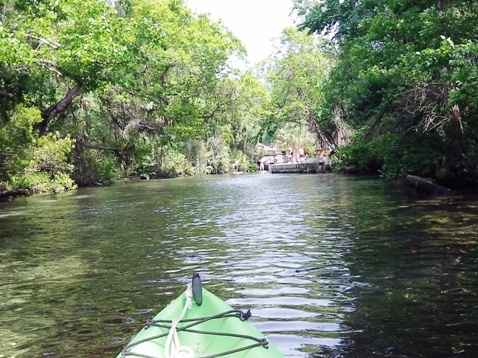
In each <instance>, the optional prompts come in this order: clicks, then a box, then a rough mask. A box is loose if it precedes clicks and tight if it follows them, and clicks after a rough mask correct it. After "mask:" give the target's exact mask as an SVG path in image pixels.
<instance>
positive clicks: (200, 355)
mask: <svg viewBox="0 0 478 358" xmlns="http://www.w3.org/2000/svg"><path fill="white" fill-rule="evenodd" d="M250 316H251V313H250V311H247V312H242V311H239V310H234V309H232V308H231V307H230V306H229V305H228V304H227V303H225V302H224V301H223V300H221V299H220V298H219V297H217V296H216V295H214V294H213V293H211V292H209V291H208V290H206V289H204V288H202V286H201V280H200V277H199V275H198V274H194V276H193V280H192V283H191V284H189V285H188V288H187V289H186V291H185V292H184V294H182V295H180V296H179V297H178V298H176V299H175V300H173V301H172V302H171V303H170V304H169V305H167V306H166V307H165V308H164V309H163V310H162V311H161V312H159V313H158V314H157V315H156V316H155V317H154V318H153V319H152V320H149V321H148V322H147V323H146V324H145V326H144V327H143V329H142V330H141V331H140V332H139V333H138V334H137V335H136V336H134V337H133V339H132V340H131V341H130V342H129V343H128V345H126V347H124V349H123V350H122V351H121V352H120V353H119V354H118V356H117V358H122V357H143V358H213V357H223V356H228V357H234V358H256V357H257V358H259V357H260V358H282V357H283V355H282V353H281V352H280V351H279V350H278V349H277V348H276V347H275V346H274V345H273V344H272V343H271V342H269V341H267V339H266V338H265V337H264V335H263V334H262V333H261V332H260V331H259V330H258V329H257V328H255V327H254V326H253V325H252V324H251V323H249V322H247V321H246V320H247V319H248V318H249V317H250Z"/></svg>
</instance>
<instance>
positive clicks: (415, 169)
mask: <svg viewBox="0 0 478 358" xmlns="http://www.w3.org/2000/svg"><path fill="white" fill-rule="evenodd" d="M446 149H447V148H446V146H445V145H444V144H443V143H442V142H441V140H440V138H438V135H437V134H436V133H420V132H408V133H405V134H403V135H400V134H394V133H388V134H383V135H381V136H379V137H376V138H374V139H372V140H365V141H364V140H363V139H361V138H360V137H359V136H357V137H356V138H355V139H354V141H353V142H352V143H351V144H349V145H347V146H344V147H341V148H340V149H339V150H338V151H337V152H336V153H335V154H334V168H335V169H336V170H337V171H341V172H353V173H362V174H379V173H380V175H381V176H382V177H384V178H387V179H393V178H397V177H404V176H406V175H407V174H415V175H422V176H426V177H429V176H431V175H432V174H433V173H434V171H435V169H436V167H437V161H438V160H439V159H440V158H442V157H443V154H444V153H445V152H446Z"/></svg>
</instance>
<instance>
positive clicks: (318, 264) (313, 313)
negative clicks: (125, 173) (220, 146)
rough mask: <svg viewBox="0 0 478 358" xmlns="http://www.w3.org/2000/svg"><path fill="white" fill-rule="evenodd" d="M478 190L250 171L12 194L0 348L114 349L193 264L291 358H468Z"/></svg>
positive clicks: (2, 214) (0, 214) (77, 352)
mask: <svg viewBox="0 0 478 358" xmlns="http://www.w3.org/2000/svg"><path fill="white" fill-rule="evenodd" d="M477 214H478V200H477V199H476V198H469V197H461V196H457V197H448V198H435V199H427V198H420V197H417V196H416V194H415V193H414V192H413V191H412V190H410V189H408V188H406V187H404V186H401V185H399V184H397V183H390V182H385V181H382V180H377V179H367V178H356V177H344V176H340V175H332V174H327V175H272V174H267V173H266V174H251V175H248V174H247V175H234V176H228V175H225V176H209V177H204V178H186V179H173V180H159V181H147V182H138V183H128V184H118V185H115V186H111V187H103V188H88V189H81V190H78V191H76V192H72V193H66V194H61V195H47V196H39V197H31V198H21V199H17V201H15V202H13V203H0V347H2V348H1V350H0V357H75V358H76V357H79V358H83V357H84V358H86V357H114V356H115V355H116V354H117V353H118V352H119V351H120V350H121V348H122V346H123V345H125V344H126V343H127V342H128V341H129V339H130V338H131V337H132V336H133V335H134V334H135V333H136V332H137V331H138V330H139V329H140V328H141V327H142V325H143V323H144V322H145V321H146V320H148V319H149V318H151V317H152V316H153V315H154V314H155V313H156V312H157V311H159V310H160V309H161V308H162V307H163V306H164V305H166V304H167V303H168V302H169V301H171V300H172V299H173V298H175V297H176V296H177V295H179V294H180V293H181V292H182V291H183V290H184V288H185V285H186V283H187V282H188V281H189V279H190V277H191V275H192V273H193V272H199V273H200V274H201V277H202V281H203V284H204V286H205V287H207V288H208V289H209V290H210V291H212V292H214V293H215V294H216V295H218V296H219V297H221V298H223V299H225V300H226V301H227V302H228V303H229V304H230V305H232V306H234V307H235V308H239V309H251V311H252V314H253V317H252V318H251V321H252V322H253V323H254V325H255V326H257V327H258V328H259V329H260V330H261V331H263V332H264V333H265V334H266V336H267V337H268V339H270V340H271V341H273V342H274V343H275V344H276V345H277V347H278V348H279V349H280V350H281V351H282V352H283V354H284V356H286V357H304V358H306V357H307V358H317V357H374V356H375V357H432V356H433V357H469V356H472V355H473V354H474V353H475V352H476V350H477V349H478V334H477V332H478V215H477Z"/></svg>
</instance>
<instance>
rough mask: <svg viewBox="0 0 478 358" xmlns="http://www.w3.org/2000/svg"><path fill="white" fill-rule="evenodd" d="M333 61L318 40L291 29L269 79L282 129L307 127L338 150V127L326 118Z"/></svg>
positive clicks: (275, 111) (285, 35) (274, 111)
mask: <svg viewBox="0 0 478 358" xmlns="http://www.w3.org/2000/svg"><path fill="white" fill-rule="evenodd" d="M330 61H331V60H330V59H329V57H328V56H327V55H326V53H325V52H324V51H323V50H322V49H321V47H320V46H319V43H318V41H317V40H316V38H315V37H313V36H310V35H308V34H307V33H306V32H303V31H297V30H295V29H292V28H289V29H286V30H284V32H283V34H282V37H281V42H280V46H279V48H278V50H277V52H276V54H275V56H274V58H273V61H272V62H271V65H270V67H269V70H268V74H267V80H268V83H269V84H270V87H271V97H272V99H271V101H272V104H273V109H272V110H273V113H274V116H275V118H276V119H277V120H278V121H279V122H280V123H281V124H280V125H279V126H278V128H281V127H284V126H285V127H286V128H289V129H292V128H294V127H295V128H296V130H298V131H299V132H302V131H303V130H304V129H305V128H307V129H308V130H309V131H310V132H312V133H315V135H316V136H317V137H318V138H320V139H321V141H322V143H323V144H324V145H325V146H328V147H331V148H332V149H334V148H335V147H336V139H335V131H336V127H335V124H334V123H333V121H332V119H330V118H328V117H326V116H324V106H325V105H326V103H325V102H324V93H323V90H322V88H323V86H324V84H325V83H326V80H327V76H328V68H329V66H330ZM305 138H306V137H304V141H306V140H307V139H305ZM303 144H304V143H296V145H300V146H302V145H303Z"/></svg>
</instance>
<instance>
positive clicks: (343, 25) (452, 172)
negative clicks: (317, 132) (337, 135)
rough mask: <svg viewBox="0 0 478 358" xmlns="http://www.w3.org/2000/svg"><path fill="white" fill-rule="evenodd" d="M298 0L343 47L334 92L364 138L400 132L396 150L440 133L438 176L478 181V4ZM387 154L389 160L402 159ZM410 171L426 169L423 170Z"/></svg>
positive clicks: (310, 20) (312, 23) (316, 25)
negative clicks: (308, 0)
mask: <svg viewBox="0 0 478 358" xmlns="http://www.w3.org/2000/svg"><path fill="white" fill-rule="evenodd" d="M295 4H296V7H297V9H299V12H300V13H301V14H302V15H303V16H304V18H305V20H304V22H303V26H304V27H307V28H309V30H310V31H311V32H316V33H323V32H326V33H328V34H330V36H333V37H332V38H333V42H334V45H336V46H339V49H340V57H339V61H338V63H337V66H336V67H335V68H334V69H333V70H332V73H331V78H332V79H333V81H334V82H335V85H336V87H337V90H336V91H334V92H327V96H328V97H330V99H329V101H335V102H336V103H338V104H339V106H340V108H341V109H342V111H343V113H344V115H345V118H346V121H347V123H349V124H350V125H352V126H353V127H354V128H355V129H356V130H359V132H360V133H361V134H362V135H361V136H357V137H356V138H357V142H356V143H358V142H362V143H363V142H364V141H365V142H371V141H372V140H373V139H375V138H376V137H377V136H381V135H388V134H389V133H393V134H394V138H395V139H394V141H393V144H394V145H393V146H391V147H390V148H392V147H394V146H403V145H404V144H405V143H408V145H409V144H410V141H412V142H413V141H414V140H415V141H417V143H418V141H420V140H421V138H422V137H423V135H425V136H427V137H428V138H434V141H435V142H434V144H433V147H434V148H438V147H439V148H441V149H440V150H439V151H436V150H430V153H429V154H430V156H432V158H430V159H431V161H434V160H435V159H437V157H438V156H440V157H441V159H440V160H439V161H437V163H436V164H437V165H436V170H435V173H434V176H435V177H436V178H437V179H438V180H441V181H442V182H444V183H447V184H449V185H454V186H458V185H467V183H468V184H469V183H470V182H471V181H475V180H476V178H477V162H476V154H477V153H476V149H475V148H476V144H475V143H476V135H475V133H476V129H478V128H475V127H476V124H475V121H474V120H473V118H474V117H475V116H476V114H477V113H476V108H477V106H476V103H477V101H476V96H475V94H476V93H475V90H474V88H476V86H474V85H473V84H474V83H475V82H476V58H477V57H476V55H477V54H478V52H477V45H476V44H477V40H478V39H477V35H476V33H475V31H474V28H475V27H476V25H478V16H477V10H478V5H477V4H476V3H474V2H469V1H461V0H456V1H451V2H443V1H438V2H437V1H422V2H420V3H416V2H413V1H403V0H388V1H376V0H367V1H363V2H357V1H347V0H345V1H338V0H326V1H323V2H322V1H321V2H320V3H319V2H313V3H312V4H311V2H305V1H300V0H299V1H295ZM465 73H467V74H469V75H465ZM463 89H465V90H463ZM414 138H415V139H414ZM412 147H416V148H417V150H419V147H420V146H419V145H417V146H412ZM403 149H404V150H405V149H406V148H403ZM385 154H386V153H385ZM385 154H384V155H383V158H385V160H387V159H386V158H389V159H388V160H394V158H393V156H387V155H385ZM409 154H413V153H409ZM429 161H430V160H429ZM384 164H386V161H385V162H384ZM389 167H390V166H389ZM394 167H395V166H394ZM402 167H403V168H405V167H407V166H406V163H403V166H402ZM408 168H409V167H408ZM409 170H410V171H411V172H412V174H413V172H415V171H416V172H415V173H416V174H423V173H419V172H420V171H422V169H420V168H418V167H415V168H409ZM400 173H403V170H399V171H398V172H396V174H400ZM388 174H392V173H388Z"/></svg>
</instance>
